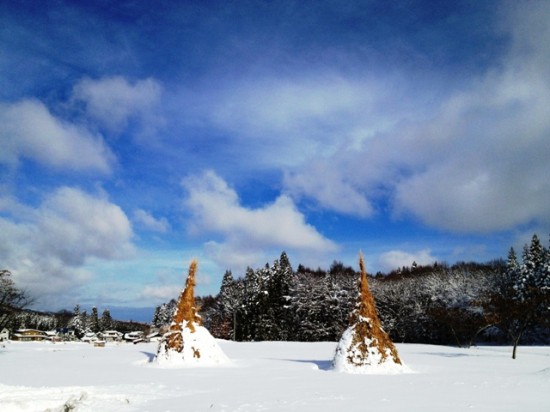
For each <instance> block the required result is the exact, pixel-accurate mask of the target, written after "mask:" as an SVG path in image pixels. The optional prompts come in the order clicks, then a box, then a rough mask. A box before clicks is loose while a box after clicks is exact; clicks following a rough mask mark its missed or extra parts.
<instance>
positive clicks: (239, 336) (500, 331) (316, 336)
mask: <svg viewBox="0 0 550 412" xmlns="http://www.w3.org/2000/svg"><path fill="white" fill-rule="evenodd" d="M10 275H11V274H10V272H9V271H7V270H2V271H1V272H0V330H1V329H2V328H4V327H7V328H8V329H11V330H16V329H18V328H22V327H26V328H36V329H41V330H52V329H59V328H70V329H72V330H74V331H75V334H76V336H77V337H79V336H82V335H83V334H84V333H86V332H88V331H91V332H98V331H100V330H108V329H118V330H119V331H122V332H124V331H132V330H145V329H147V326H148V325H144V324H139V323H135V322H120V321H116V320H114V319H112V318H111V315H110V313H109V310H108V309H105V310H104V311H103V313H102V314H101V316H100V315H99V314H98V311H97V309H96V308H93V309H92V311H91V313H87V312H86V311H84V310H81V309H80V307H79V306H78V305H77V306H76V307H75V308H74V310H73V311H72V312H71V311H66V310H64V311H60V312H57V313H41V312H35V311H29V310H24V309H23V308H24V306H25V305H27V304H28V303H29V302H30V301H31V300H32V299H29V297H28V296H26V295H25V294H24V293H23V292H22V291H20V290H19V289H18V288H17V287H16V285H15V284H14V282H13V280H12V279H11V276H10ZM358 279H359V274H358V273H357V272H356V271H355V270H354V269H353V268H352V267H347V266H345V265H343V264H342V263H340V262H334V263H333V264H332V265H331V267H330V268H329V269H328V270H323V269H320V268H318V269H311V268H308V267H304V266H303V265H298V267H297V268H296V269H295V270H294V269H293V267H292V265H291V263H290V261H289V259H288V256H287V255H286V253H285V252H283V253H281V255H280V258H279V259H277V260H275V261H274V262H273V263H272V264H266V265H265V266H264V267H262V268H259V269H255V270H253V269H251V268H248V269H247V271H246V273H245V274H244V276H241V277H234V276H233V274H232V272H231V271H227V272H226V273H225V274H224V276H223V280H222V284H221V288H220V292H219V293H218V294H217V295H216V296H206V297H198V298H197V307H199V310H200V313H201V315H202V321H203V323H204V325H205V326H206V327H207V328H208V329H209V330H210V331H211V333H212V334H213V335H214V336H215V337H218V338H222V339H232V340H238V341H264V340H272V341H282V340H285V341H337V340H338V339H339V337H340V336H341V334H342V332H343V331H344V329H345V328H346V327H347V325H348V316H349V313H350V312H351V310H352V309H353V308H354V305H355V304H356V302H357V293H358V292H357V291H358V289H357V281H358ZM369 283H370V288H371V290H372V293H373V295H374V298H375V301H376V306H377V309H378V312H379V316H380V319H381V321H382V324H383V327H384V329H385V330H386V331H387V332H388V333H389V334H390V336H391V338H392V339H393V340H394V341H395V342H409V343H432V344H450V345H458V346H470V345H472V344H476V343H491V344H513V345H514V346H516V345H517V344H520V343H521V344H550V250H549V249H548V248H546V247H544V246H543V245H542V243H541V242H540V240H539V238H538V237H537V235H534V236H533V238H532V240H531V243H530V244H526V245H525V246H524V248H523V250H522V253H521V256H520V257H518V256H517V255H516V252H515V250H514V249H513V248H512V249H510V253H509V255H508V259H507V260H506V261H504V260H495V261H492V262H488V263H483V264H480V263H474V262H468V263H466V262H461V263H456V264H454V265H452V266H450V265H447V264H445V263H434V264H432V265H427V266H421V265H417V264H415V263H413V264H412V265H411V267H402V268H400V269H398V270H395V271H393V272H391V273H388V274H381V273H378V274H376V275H375V276H370V279H369ZM175 305H176V301H175V300H172V301H170V302H167V303H164V304H162V305H159V306H158V307H157V308H156V310H155V313H154V317H153V319H152V322H151V323H152V324H151V326H152V327H154V328H162V327H163V326H167V325H169V324H170V322H171V319H172V315H173V313H174V308H175Z"/></svg>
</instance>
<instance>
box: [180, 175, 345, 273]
mask: <svg viewBox="0 0 550 412" xmlns="http://www.w3.org/2000/svg"><path fill="white" fill-rule="evenodd" d="M182 184H183V187H184V188H185V189H186V191H187V194H186V198H185V201H184V205H185V207H186V209H187V211H188V213H189V214H190V219H189V225H190V230H191V231H192V232H193V233H196V234H198V233H210V234H215V235H220V236H222V237H223V243H222V244H219V243H217V242H210V243H209V244H208V247H209V248H210V249H211V250H216V253H222V252H223V251H224V250H225V251H227V250H231V251H232V252H234V253H236V254H239V253H243V254H245V255H250V254H254V253H255V252H254V251H257V252H259V251H260V250H262V249H264V248H280V250H284V249H287V248H288V249H295V250H302V251H311V252H329V251H334V250H336V249H337V246H336V245H335V244H334V242H332V241H330V240H328V239H326V238H325V237H323V236H322V235H321V234H320V233H319V232H317V230H316V229H315V228H314V227H313V226H311V225H309V224H308V223H306V221H305V218H304V215H303V214H301V213H300V212H299V211H298V210H297V209H296V206H295V205H294V203H293V202H292V200H291V199H290V198H289V197H287V196H285V195H281V196H279V197H278V198H277V199H276V200H275V201H274V202H273V203H271V204H268V205H265V206H263V207H260V208H255V209H252V208H247V207H244V206H242V205H241V204H240V200H239V197H238V195H237V193H236V192H235V190H233V189H232V188H230V187H229V186H228V185H227V183H226V182H225V181H224V180H223V179H221V178H220V177H219V176H218V175H216V174H215V173H214V172H212V171H208V172H205V173H203V174H202V175H200V176H191V177H188V178H186V179H184V181H183V183H182ZM223 255H226V253H223ZM249 263H251V262H249Z"/></svg>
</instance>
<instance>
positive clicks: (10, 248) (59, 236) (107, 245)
mask: <svg viewBox="0 0 550 412" xmlns="http://www.w3.org/2000/svg"><path fill="white" fill-rule="evenodd" d="M10 204H11V206H10V208H9V209H8V208H6V209H5V210H4V211H5V212H7V213H9V216H11V217H9V216H8V217H0V260H2V262H3V265H4V266H5V267H6V268H7V269H9V270H11V271H12V273H13V274H14V279H15V280H16V282H17V284H18V286H20V287H22V288H26V289H27V290H29V292H30V293H31V294H34V295H36V296H39V297H40V299H52V302H53V301H54V299H55V297H56V296H60V295H63V294H66V293H67V291H69V290H73V289H75V288H78V287H79V286H82V285H83V284H84V283H85V282H86V281H87V280H88V279H89V278H90V277H91V276H92V275H91V273H90V272H89V271H87V270H85V269H84V268H83V265H84V264H85V262H86V260H87V259H88V258H91V257H97V258H101V259H107V260H109V259H120V258H124V257H127V256H129V255H131V254H132V253H133V252H134V245H133V244H132V240H131V239H132V235H133V233H132V228H131V225H130V222H129V220H128V218H127V217H126V215H125V214H124V212H123V211H122V210H121V209H120V208H119V207H118V206H117V205H115V204H113V203H111V202H109V201H108V200H107V199H105V198H103V197H95V196H92V195H90V194H88V193H85V192H83V191H81V190H79V189H75V188H69V187H61V188H59V189H57V190H55V191H54V192H53V193H51V194H49V195H48V196H47V197H46V199H45V200H44V202H43V203H42V204H41V205H40V206H39V207H38V208H35V209H32V208H29V207H23V208H22V209H23V210H24V213H22V214H19V208H15V207H14V206H16V205H15V204H13V202H10ZM41 303H43V302H41Z"/></svg>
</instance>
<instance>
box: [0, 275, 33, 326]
mask: <svg viewBox="0 0 550 412" xmlns="http://www.w3.org/2000/svg"><path fill="white" fill-rule="evenodd" d="M32 302H33V300H32V299H31V298H30V297H29V296H28V295H27V293H26V292H25V291H24V290H21V289H19V288H18V287H17V286H16V285H15V282H14V281H13V279H12V278H11V272H10V271H9V270H6V269H1V270H0V330H1V329H4V328H14V327H15V320H16V316H17V314H18V313H19V312H20V311H21V310H22V309H24V308H25V307H27V306H29V305H30V304H31V303H32Z"/></svg>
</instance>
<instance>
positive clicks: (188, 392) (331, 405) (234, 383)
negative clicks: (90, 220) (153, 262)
mask: <svg viewBox="0 0 550 412" xmlns="http://www.w3.org/2000/svg"><path fill="white" fill-rule="evenodd" d="M219 343H220V346H221V347H222V349H223V350H224V352H225V353H226V354H227V355H228V356H229V357H230V358H231V359H232V364H231V366H224V367H215V368H214V367H211V368H187V369H166V368H159V367H158V366H157V365H156V364H152V363H150V362H149V361H150V359H152V357H153V355H154V353H155V352H156V344H141V345H132V344H107V346H106V347H104V348H96V347H93V346H91V345H88V344H83V343H56V344H52V343H23V342H9V343H6V344H5V345H3V347H2V344H0V411H2V412H11V411H55V412H58V411H94V412H97V411H101V412H107V411H173V412H177V411H185V412H191V411H315V412H320V411H345V412H349V411H370V410H372V411H437V412H441V411H445V412H448V411H465V410H479V411H523V412H527V411H550V347H521V348H520V349H519V355H518V357H519V358H518V359H517V360H515V361H514V360H512V359H511V356H510V354H511V349H510V348H509V347H478V348H471V349H457V348H449V347H442V346H429V345H398V350H399V353H400V355H401V358H402V359H403V361H404V362H405V363H406V364H407V365H408V366H409V367H410V368H411V369H412V370H413V371H414V372H415V373H410V374H398V375H349V374H343V373H337V372H334V371H331V370H329V366H330V361H331V359H332V356H333V354H334V350H335V347H336V343H279V342H262V343H234V342H227V341H219Z"/></svg>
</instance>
